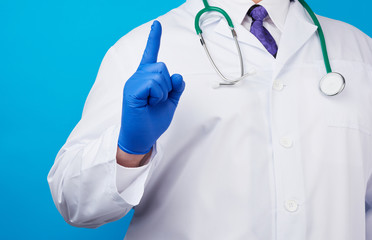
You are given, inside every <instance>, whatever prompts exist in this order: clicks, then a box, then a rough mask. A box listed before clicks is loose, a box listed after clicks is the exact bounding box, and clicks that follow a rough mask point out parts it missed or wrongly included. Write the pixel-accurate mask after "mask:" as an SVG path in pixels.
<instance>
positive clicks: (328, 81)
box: [319, 72, 346, 96]
mask: <svg viewBox="0 0 372 240" xmlns="http://www.w3.org/2000/svg"><path fill="white" fill-rule="evenodd" d="M345 83H346V82H345V78H344V77H343V76H342V75H341V74H339V73H336V72H330V73H328V74H327V75H325V76H324V77H323V78H322V79H321V80H320V82H319V88H320V91H321V92H322V93H323V94H324V95H326V96H335V95H337V94H339V93H341V92H342V90H344V88H345Z"/></svg>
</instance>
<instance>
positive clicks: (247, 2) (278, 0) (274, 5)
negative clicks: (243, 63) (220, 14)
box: [187, 0, 290, 32]
mask: <svg viewBox="0 0 372 240" xmlns="http://www.w3.org/2000/svg"><path fill="white" fill-rule="evenodd" d="M187 2H188V3H190V4H192V5H194V6H201V8H200V9H199V10H201V9H202V8H203V1H202V0H187ZM208 3H209V5H210V6H216V7H220V8H222V9H223V10H225V11H226V12H227V13H228V14H229V16H230V17H231V19H232V21H233V22H234V24H235V25H236V24H241V23H242V22H243V20H244V18H245V16H246V14H247V12H248V10H249V9H250V8H251V7H252V6H253V5H254V4H255V3H254V2H253V1H252V0H209V1H208ZM258 4H259V5H261V6H263V7H264V8H265V9H266V10H267V12H268V14H269V17H270V19H271V20H272V21H273V23H274V24H275V26H276V27H277V28H278V29H279V30H280V31H281V32H283V29H284V24H285V20H286V18H287V13H288V9H289V5H290V0H262V1H261V2H259V3H258Z"/></svg>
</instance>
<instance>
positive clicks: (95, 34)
mask: <svg viewBox="0 0 372 240" xmlns="http://www.w3.org/2000/svg"><path fill="white" fill-rule="evenodd" d="M183 2H184V1H183V0H158V1H155V0H153V1H124V0H122V1H117V0H101V1H98V0H89V1H88V0H78V1H73V0H64V1H51V0H48V1H46V0H44V1H26V0H18V1H14V0H0V57H1V58H0V70H1V72H0V84H1V85H0V104H1V105H0V106H1V118H0V123H1V124H0V127H1V137H0V148H1V151H0V160H1V165H0V166H1V167H0V191H1V195H0V196H1V197H0V203H1V204H0V210H1V211H0V239H123V237H124V234H125V230H126V228H127V226H128V224H129V221H130V217H131V216H130V215H129V216H127V217H125V218H123V219H122V220H119V221H117V222H114V223H110V224H107V225H105V226H103V227H100V228H98V229H79V228H75V227H72V226H69V225H68V224H67V223H65V222H64V221H63V219H62V217H61V216H60V215H59V213H58V211H57V209H56V208H55V206H54V204H53V201H52V198H51V195H50V192H49V187H48V184H47V181H46V176H47V174H48V171H49V169H50V167H51V166H52V164H53V161H54V158H55V156H56V154H57V152H58V150H59V148H60V147H61V146H62V145H63V144H64V142H65V140H66V138H67V137H68V135H69V133H70V132H71V130H72V129H73V127H74V126H75V124H76V123H77V122H78V121H79V119H80V116H81V112H82V108H83V105H84V101H85V98H86V97H87V95H88V92H89V90H90V88H91V86H92V84H93V82H94V80H95V77H96V74H97V71H98V68H99V65H100V62H101V60H102V58H103V56H104V54H105V52H106V51H107V50H108V48H109V47H110V46H112V45H113V44H114V43H115V42H116V41H117V40H118V39H119V38H120V37H121V36H123V35H124V34H126V33H127V32H128V31H130V30H131V29H133V28H134V27H136V26H138V25H140V24H142V23H145V22H147V21H149V20H151V19H153V18H156V17H157V16H159V15H161V14H164V13H166V12H168V11H169V10H171V9H172V8H175V7H177V6H179V5H180V4H182V3H183ZM308 2H309V4H310V5H311V7H312V8H313V9H314V11H315V12H316V13H318V14H320V15H323V16H328V17H331V18H335V19H339V20H342V21H345V22H348V23H350V24H352V25H354V26H356V27H358V28H359V29H361V30H362V31H364V32H365V33H367V34H368V35H370V36H372V26H371V24H369V23H370V22H371V21H370V20H369V15H368V14H370V13H369V12H370V9H371V8H372V3H371V2H369V1H363V2H358V4H359V5H355V3H353V2H350V1H346V0H337V1H336V0H328V1H324V0H308ZM353 9H357V11H355V10H353ZM340 37H342V36H340Z"/></svg>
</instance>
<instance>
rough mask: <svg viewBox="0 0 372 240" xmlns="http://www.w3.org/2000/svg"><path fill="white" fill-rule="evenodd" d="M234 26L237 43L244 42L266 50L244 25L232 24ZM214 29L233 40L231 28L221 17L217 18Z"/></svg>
mask: <svg viewBox="0 0 372 240" xmlns="http://www.w3.org/2000/svg"><path fill="white" fill-rule="evenodd" d="M234 27H235V31H236V34H237V36H238V42H239V44H246V45H249V46H251V47H255V48H260V49H262V50H263V51H266V49H265V47H264V46H263V45H262V43H261V42H260V41H259V40H258V39H257V38H256V37H255V36H254V35H253V34H252V33H251V32H250V31H249V30H247V29H246V28H245V27H244V26H242V25H240V24H237V25H234ZM214 30H215V32H216V33H218V34H221V35H223V36H225V37H227V38H230V39H231V40H233V37H232V35H231V30H230V28H229V26H228V25H227V22H226V21H225V20H224V19H223V18H221V19H220V20H219V22H218V24H217V25H216V27H215V29H214Z"/></svg>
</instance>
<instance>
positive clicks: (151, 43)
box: [141, 20, 161, 64]
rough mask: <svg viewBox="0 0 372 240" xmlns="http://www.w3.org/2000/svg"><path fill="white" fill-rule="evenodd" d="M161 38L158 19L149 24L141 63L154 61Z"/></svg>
mask: <svg viewBox="0 0 372 240" xmlns="http://www.w3.org/2000/svg"><path fill="white" fill-rule="evenodd" d="M160 39H161V24H160V22H159V21H156V20H155V21H154V22H153V24H152V26H151V31H150V34H149V38H148V40H147V45H146V49H145V51H144V53H143V56H142V60H141V64H147V63H156V62H157V60H158V53H159V48H160Z"/></svg>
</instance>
